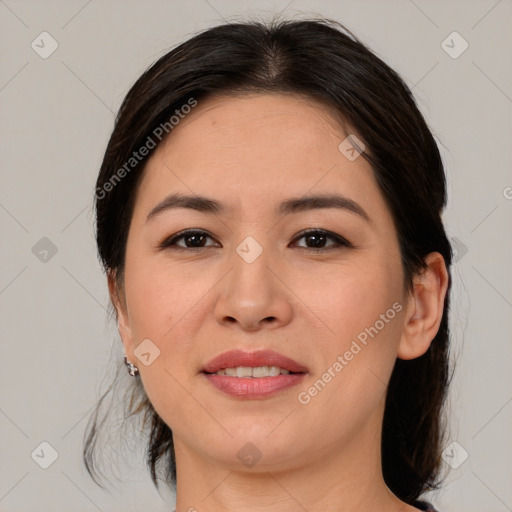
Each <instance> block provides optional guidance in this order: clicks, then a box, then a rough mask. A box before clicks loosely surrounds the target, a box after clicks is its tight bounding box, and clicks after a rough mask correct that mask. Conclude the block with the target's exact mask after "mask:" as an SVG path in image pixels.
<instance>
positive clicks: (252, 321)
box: [215, 248, 293, 331]
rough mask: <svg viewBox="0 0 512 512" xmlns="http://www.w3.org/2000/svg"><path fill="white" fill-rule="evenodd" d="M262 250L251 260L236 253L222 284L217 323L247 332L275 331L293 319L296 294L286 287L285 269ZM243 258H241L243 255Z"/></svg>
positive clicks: (217, 307) (217, 309) (216, 311)
mask: <svg viewBox="0 0 512 512" xmlns="http://www.w3.org/2000/svg"><path fill="white" fill-rule="evenodd" d="M270 252H271V251H269V250H266V249H263V250H262V251H261V253H260V254H259V256H258V257H257V258H256V259H254V260H252V259H251V258H245V257H244V254H243V252H242V251H241V250H240V248H239V252H236V251H233V254H232V255H231V259H230V263H232V266H231V268H232V270H231V272H229V273H228V275H227V276H226V279H223V280H222V282H221V283H222V286H221V288H220V291H219V295H218V299H217V302H216V305H215V317H216V319H217V321H218V322H219V323H220V324H222V325H224V326H228V327H234V326H237V327H238V328H240V329H242V330H244V331H257V330H259V329H276V328H278V327H283V326H284V325H286V324H288V323H289V322H290V320H291V318H292V315H293V304H292V298H293V293H292V292H291V290H290V289H289V288H288V287H287V286H286V284H285V283H286V276H285V271H284V266H283V265H280V264H279V261H276V259H275V258H272V257H271V254H270ZM240 254H242V256H241V255H240Z"/></svg>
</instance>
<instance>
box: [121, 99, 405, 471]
mask: <svg viewBox="0 0 512 512" xmlns="http://www.w3.org/2000/svg"><path fill="white" fill-rule="evenodd" d="M347 135H348V134H347V133H344V132H343V130H342V128H341V127H340V125H339V123H337V122H336V121H335V120H334V119H333V118H332V117H331V116H330V114H329V111H328V110H327V109H326V107H324V106H322V105H320V104H316V103H314V102H312V101H311V100H305V99H302V98H301V97H298V96H292V95H282V94H252V95H247V96H243V97H227V96H218V97H216V98H210V99H208V100H204V101H199V102H198V105H197V106H196V107H195V108H193V109H192V111H191V113H190V114H188V116H185V117H184V118H183V119H181V120H180V122H179V124H178V125H177V126H175V127H174V129H173V131H172V133H171V136H170V137H169V138H168V140H167V141H166V142H165V144H161V145H160V146H159V147H157V149H156V150H155V151H154V154H153V155H152V157H151V158H150V160H149V161H148V163H147V166H146V168H145V171H144V176H143V179H142V181H141V183H140V188H139V189H138V192H137V198H136V203H135V208H134V212H133V218H132V221H131V226H130V230H129V235H128V242H127V249H126V264H125V273H124V294H125V295H124V297H125V300H126V309H125V310H124V311H120V332H121V335H122V338H123V343H124V345H125V351H126V354H127V356H128V358H129V360H130V361H132V362H134V364H136V365H137V366H138V368H139V371H140V376H141V379H142V382H143V385H144V388H145V390H146V392H147V394H148V396H149V398H150V400H151V402H152V404H153V406H154V407H155V409H156V411H157V412H158V414H159V415H160V416H161V418H162V419H163V420H164V421H165V422H166V423H167V424H168V425H169V427H170V428H171V429H172V431H173V435H174V442H175V447H176V457H177V460H178V464H179V463H180V459H184V458H189V459H191V458H195V459H196V460H198V461H202V463H204V464H207V463H212V464H213V463H215V465H216V466H219V465H220V466H221V467H223V468H226V469H231V470H234V469H239V470H240V469H244V468H248V467H250V470H251V471H260V470H261V471H268V470H269V469H273V470H277V469H286V468H292V467H300V466H302V465H306V464H308V465H311V464H313V463H315V461H316V462H318V463H323V462H325V460H326V458H328V457H332V456H337V455H339V454H340V453H341V452H344V453H346V454H355V453H356V451H357V453H358V454H359V456H360V455H361V453H366V452H368V457H370V451H371V450H374V449H375V447H376V446H377V447H378V446H380V437H379V434H380V425H381V422H382V414H383V410H384V400H385V396H386V385H387V382H388V381H389V377H390V375H391V372H392V369H393V366H394V363H395V360H396V357H397V352H398V350H399V346H400V342H401V334H402V331H403V327H404V311H405V309H406V304H405V303H404V301H405V300H406V295H405V292H404V289H403V286H402V284H403V273H402V267H401V260H400V251H399V246H398V241H397V234H396V231H395V227H394V223H393V220H392V217H391V214H390V212H389V210H388V208H387V206H386V204H385V201H384V198H383V196H382V194H381V192H380V191H379V189H378V186H377V184H376V181H375V179H374V176H373V174H372V170H371V167H370V165H369V164H368V162H367V161H366V160H365V159H364V158H363V157H357V155H358V152H357V150H356V149H354V150H351V149H350V146H349V145H348V142H349V141H346V140H345V139H346V137H347ZM344 141H345V142H344ZM340 144H341V146H340ZM340 148H341V149H340ZM175 194H179V195H182V196H192V197H195V196H201V197H202V198H207V199H209V200H210V201H212V202H213V201H214V202H215V203H217V204H218V207H217V209H213V208H210V207H211V205H212V204H213V203H208V204H207V205H206V206H205V205H204V204H203V203H199V202H197V203H196V205H197V206H198V209H195V208H192V207H185V206H184V205H182V206H179V207H171V206H172V205H171V202H170V201H168V202H167V207H165V200H166V198H168V197H169V196H171V195H175ZM313 196H340V198H341V199H339V200H338V203H337V204H338V206H337V207H336V206H334V205H333V204H332V203H331V204H330V205H325V204H322V203H321V202H320V201H317V202H315V201H310V202H306V199H307V198H310V197H313ZM343 198H345V199H343ZM291 200H294V201H296V203H289V202H290V201H291ZM283 203H284V204H288V208H285V209H282V208H280V206H281V205H282V204H283ZM158 205H160V207H158ZM162 205H163V206H162ZM208 205H209V206H210V207H207V206H208ZM189 206H193V204H192V203H189ZM157 207H158V208H157ZM155 208H157V209H156V210H155ZM150 212H153V214H152V215H149V214H150ZM148 216H149V217H148ZM187 229H193V230H195V231H200V233H196V234H195V235H188V236H186V235H185V236H184V237H181V238H178V239H177V240H175V241H174V245H170V244H169V243H168V244H167V246H166V245H165V242H166V241H169V239H171V238H172V236H173V235H175V234H177V233H179V232H181V231H183V230H187ZM304 230H312V231H313V233H310V234H309V235H308V234H303V233H302V232H303V231H304ZM326 231H328V233H326ZM337 237H340V238H339V240H338V239H337ZM340 240H341V241H342V240H346V244H345V243H343V242H341V241H340ZM407 300H409V299H407ZM142 342H143V344H142V345H140V344H141V343H142ZM139 345H140V346H139ZM232 350H240V351H243V352H249V353H252V352H255V351H260V350H272V351H275V352H277V353H278V354H281V355H282V356H285V357H287V358H290V359H292V360H294V361H295V362H296V363H297V364H298V365H299V366H300V367H302V370H304V371H303V373H301V374H298V375H292V374H289V375H280V376H269V377H265V378H263V379H262V380H261V381H258V377H252V378H251V377H236V376H229V375H228V376H215V377H212V376H207V375H206V374H205V373H204V372H203V369H204V367H205V365H206V364H207V363H208V362H209V361H211V360H212V359H213V358H215V357H217V356H219V355H220V354H223V353H225V352H227V351H232ZM240 361H242V360H240ZM240 361H237V360H232V362H233V363H232V364H233V366H248V367H252V366H266V365H265V364H264V363H265V361H267V363H268V366H272V365H273V364H274V365H275V364H277V363H279V361H278V360H277V363H276V360H272V359H270V358H268V357H267V358H265V357H263V359H262V360H255V361H253V362H252V363H251V361H249V362H247V361H246V362H245V364H238V363H240ZM226 364H227V363H225V364H224V366H226ZM221 366H222V363H221ZM277 366H281V367H286V366H287V365H286V363H284V362H282V364H281V365H279V364H277ZM284 369H286V368H284ZM296 369H297V368H296ZM250 371H252V370H250ZM258 371H259V372H260V373H259V374H260V375H265V373H264V372H265V370H264V369H260V370H256V372H258ZM228 373H229V372H228ZM284 373H286V372H284ZM242 374H243V373H242ZM237 379H238V380H237ZM281 386H283V387H281ZM221 388H222V389H221ZM276 388H277V389H276ZM272 390H273V391H272ZM252 466H254V467H252Z"/></svg>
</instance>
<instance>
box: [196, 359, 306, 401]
mask: <svg viewBox="0 0 512 512" xmlns="http://www.w3.org/2000/svg"><path fill="white" fill-rule="evenodd" d="M201 373H202V374H204V376H205V377H206V378H207V380H208V381H209V382H210V383H211V384H213V385H214V387H216V388H217V389H218V390H220V391H222V392H224V393H227V394H229V395H231V396H234V397H237V398H267V397H269V396H272V395H274V394H276V393H277V392H279V391H283V390H285V389H287V388H290V387H291V386H294V385H296V384H298V383H299V382H300V381H301V380H302V379H303V378H304V377H305V375H306V374H307V373H308V369H307V368H306V367H305V366H303V365H301V364H299V363H297V361H294V360H293V359H290V358H288V357H286V356H283V355H282V354H279V353H278V352H274V351H271V350H260V351H257V352H244V351H242V350H233V351H230V352H225V353H223V354H221V355H220V356H217V357H216V358H214V359H212V360H211V361H209V362H208V363H207V364H206V365H204V366H203V368H202V370H201Z"/></svg>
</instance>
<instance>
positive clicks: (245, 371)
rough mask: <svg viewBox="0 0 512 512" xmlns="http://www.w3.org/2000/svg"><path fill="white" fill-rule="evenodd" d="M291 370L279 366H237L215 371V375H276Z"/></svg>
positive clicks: (256, 376) (257, 376) (286, 373)
mask: <svg viewBox="0 0 512 512" xmlns="http://www.w3.org/2000/svg"><path fill="white" fill-rule="evenodd" d="M289 373H290V370H286V369H284V368H279V367H278V366H256V367H254V368H252V367H251V366H237V367H236V368H223V369H222V370H219V371H217V372H215V375H227V376H228V377H255V378H259V377H276V376H277V375H288V374H289Z"/></svg>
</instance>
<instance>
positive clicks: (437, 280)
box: [397, 252, 449, 360]
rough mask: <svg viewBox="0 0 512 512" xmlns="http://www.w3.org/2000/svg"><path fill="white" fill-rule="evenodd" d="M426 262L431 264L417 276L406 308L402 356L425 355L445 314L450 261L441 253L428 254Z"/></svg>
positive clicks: (400, 346) (400, 345)
mask: <svg viewBox="0 0 512 512" xmlns="http://www.w3.org/2000/svg"><path fill="white" fill-rule="evenodd" d="M425 263H426V264H427V267H426V268H425V269H424V270H423V271H422V272H421V274H419V275H418V276H415V278H414V289H413V291H412V292H411V295H410V296H409V301H408V304H407V307H406V311H405V316H404V327H403V331H402V336H401V338H400V344H399V347H398V353H397V357H398V358H399V359H405V360H407V359H415V358H417V357H420V356H422V355H423V354H424V353H425V352H426V351H427V350H428V349H429V347H430V344H431V343H432V340H433V339H434V338H435V336H436V334H437V332H438V330H439V325H440V323H441V319H442V317H443V311H444V299H445V296H446V291H447V289H448V279H449V276H448V271H447V269H446V264H445V261H444V258H443V256H442V255H441V254H440V253H438V252H432V253H430V254H428V255H427V256H426V257H425Z"/></svg>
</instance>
